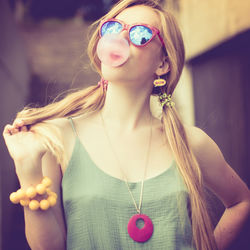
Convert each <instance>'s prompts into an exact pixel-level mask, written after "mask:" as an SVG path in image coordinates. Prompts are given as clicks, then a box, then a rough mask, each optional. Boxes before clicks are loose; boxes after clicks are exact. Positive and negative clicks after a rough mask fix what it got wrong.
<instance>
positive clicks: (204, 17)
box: [0, 0, 250, 250]
mask: <svg viewBox="0 0 250 250" xmlns="http://www.w3.org/2000/svg"><path fill="white" fill-rule="evenodd" d="M115 2H116V0H91V1H89V0H53V1H51V0H0V84H1V89H0V112H1V120H0V129H1V131H2V130H3V127H4V126H5V124H7V123H11V122H12V121H13V119H14V117H15V115H16V113H17V112H18V111H19V110H21V109H22V108H23V107H24V106H25V105H26V104H30V103H34V104H38V105H45V104H47V103H48V102H50V101H52V100H53V98H54V97H56V96H57V95H58V94H59V93H61V92H63V91H65V90H68V89H72V88H82V87H86V86H88V85H92V84H96V83H97V81H98V80H99V76H98V75H97V74H96V73H95V72H94V71H93V70H92V69H91V68H90V66H89V60H88V57H87V54H86V46H87V43H88V27H89V25H90V24H91V23H92V22H93V21H95V20H96V19H98V18H99V17H100V16H102V15H103V14H105V13H106V12H107V11H108V10H109V9H110V8H111V6H112V5H113V4H114V3H115ZM162 3H163V4H164V5H165V7H166V8H168V9H170V10H171V11H172V12H173V13H174V14H175V15H176V17H177V19H178V22H179V24H180V27H181V30H182V32H183V36H184V41H185V47H186V56H187V61H186V66H185V69H184V72H183V74H182V78H181V80H180V83H179V85H178V87H177V90H176V93H175V95H174V96H175V99H176V102H177V108H178V109H179V112H180V114H181V116H182V119H183V121H184V122H185V123H188V124H192V125H196V126H198V127H200V128H202V129H203V130H204V131H205V132H206V133H208V135H209V136H210V137H212V138H213V139H214V140H215V142H216V143H217V144H218V146H219V147H220V149H221V150H222V152H223V154H224V157H225V159H226V160H227V162H228V163H229V164H230V165H231V166H232V167H233V168H234V169H235V171H236V172H237V173H238V174H239V175H240V177H241V178H242V179H243V180H244V181H245V182H246V183H247V185H248V186H250V170H249V166H250V150H249V149H250V131H249V126H250V98H249V96H250V85H249V84H250V80H249V79H250V46H249V44H250V18H249V13H250V0H241V1H238V0H220V1H217V0H203V1H199V0H165V1H164V0H163V1H162ZM0 157H1V158H0V159H1V162H0V171H1V172H0V184H1V186H0V187H1V189H0V225H1V228H0V249H3V250H16V249H18V250H20V249H22V250H23V249H24V250H26V249H29V247H28V245H27V243H26V240H25V236H24V222H23V211H22V208H21V207H20V206H14V205H12V204H11V203H10V202H9V200H8V196H9V194H10V193H11V192H13V191H15V190H16V189H17V188H18V187H19V184H18V180H17V178H16V176H15V170H14V165H13V162H12V160H11V158H10V157H9V155H8V152H7V149H6V147H5V144H4V141H3V138H2V139H0ZM208 200H209V204H210V210H211V215H212V218H213V222H214V224H216V223H217V221H218V218H219V216H220V215H221V213H222V212H223V206H222V204H221V203H220V202H219V201H218V200H217V199H216V198H215V197H214V196H213V195H212V194H211V193H208ZM249 224H250V223H249V222H248V223H247V224H246V227H245V228H244V229H243V230H242V233H241V235H240V237H239V238H238V239H237V241H236V242H235V243H234V245H233V246H232V248H231V249H232V250H233V249H240V250H249V246H250V241H249V232H250V227H249Z"/></svg>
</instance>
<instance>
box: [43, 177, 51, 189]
mask: <svg viewBox="0 0 250 250" xmlns="http://www.w3.org/2000/svg"><path fill="white" fill-rule="evenodd" d="M51 183H52V181H51V179H50V178H49V177H44V178H43V180H42V184H43V185H45V186H46V187H50V186H51Z"/></svg>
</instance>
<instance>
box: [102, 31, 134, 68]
mask: <svg viewBox="0 0 250 250" xmlns="http://www.w3.org/2000/svg"><path fill="white" fill-rule="evenodd" d="M97 55H98V57H99V59H100V60H101V62H102V63H103V64H105V65H108V66H112V67H118V66H121V65H122V64H124V63H125V62H126V61H127V60H128V57H129V44H128V41H127V40H126V39H125V38H123V37H120V36H119V35H116V34H107V35H104V36H103V37H102V38H101V39H100V40H99V42H98V44H97Z"/></svg>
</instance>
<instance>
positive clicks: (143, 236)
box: [100, 112, 154, 242]
mask: <svg viewBox="0 0 250 250" xmlns="http://www.w3.org/2000/svg"><path fill="white" fill-rule="evenodd" d="M100 115H101V119H102V125H103V128H104V131H105V135H106V137H107V140H108V142H109V144H110V148H111V150H112V152H113V154H114V156H115V158H116V160H117V162H118V166H119V169H120V171H121V173H122V175H123V178H124V180H125V183H126V186H127V188H128V191H129V193H130V196H131V198H132V200H133V203H134V206H135V209H136V211H137V214H135V215H133V216H132V217H131V218H130V220H129V222H128V226H127V230H128V234H129V236H130V237H131V238H132V239H133V240H134V241H137V242H146V241H147V240H149V239H150V238H151V236H152V234H153V230H154V226H153V223H152V220H151V219H150V218H149V217H148V216H147V215H146V214H142V213H141V206H142V196H143V187H144V180H145V177H146V171H147V166H148V159H149V151H150V145H151V140H152V116H151V128H150V137H149V143H148V150H147V157H146V164H145V169H144V174H143V178H142V181H141V191H140V201H139V205H138V206H137V204H136V201H135V198H134V196H133V193H132V191H131V189H130V187H129V184H128V180H127V177H126V175H125V174H124V172H123V170H122V168H121V163H120V161H119V158H118V156H117V154H116V151H115V150H114V148H113V145H112V143H111V140H110V137H109V135H108V131H107V128H106V126H105V122H104V119H103V116H102V113H101V112H100ZM138 220H143V221H144V225H143V227H142V228H138V227H137V225H136V223H137V221H138Z"/></svg>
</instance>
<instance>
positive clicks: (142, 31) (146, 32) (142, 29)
mask: <svg viewBox="0 0 250 250" xmlns="http://www.w3.org/2000/svg"><path fill="white" fill-rule="evenodd" d="M152 36H153V32H152V30H151V29H150V28H148V27H146V26H143V25H136V26H134V27H132V28H131V30H130V33H129V37H130V41H131V42H132V43H133V44H135V45H139V46H140V45H143V44H145V43H146V42H148V41H149V40H150V39H151V38H152Z"/></svg>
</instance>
